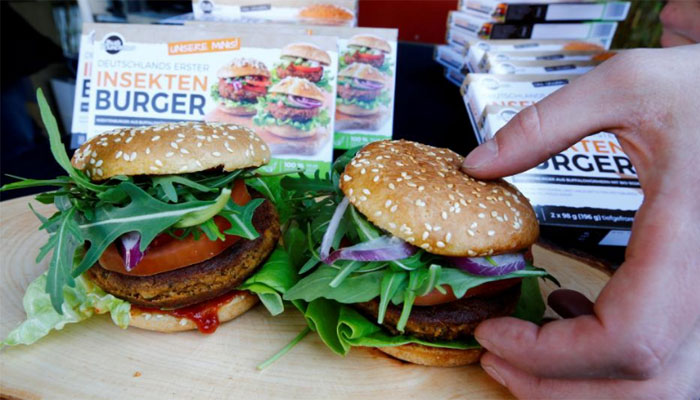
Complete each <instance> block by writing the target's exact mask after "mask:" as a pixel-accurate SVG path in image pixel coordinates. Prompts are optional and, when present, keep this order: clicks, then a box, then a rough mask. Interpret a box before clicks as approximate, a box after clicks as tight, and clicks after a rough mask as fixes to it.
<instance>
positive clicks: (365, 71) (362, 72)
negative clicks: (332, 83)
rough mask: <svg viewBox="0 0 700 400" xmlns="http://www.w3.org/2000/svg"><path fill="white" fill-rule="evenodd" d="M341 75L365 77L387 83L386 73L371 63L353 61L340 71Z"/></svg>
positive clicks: (368, 79)
mask: <svg viewBox="0 0 700 400" xmlns="http://www.w3.org/2000/svg"><path fill="white" fill-rule="evenodd" d="M338 76H339V77H346V78H357V79H364V80H366V81H373V82H379V83H383V84H386V78H385V77H384V74H382V73H381V71H379V70H378V69H376V68H374V67H373V66H371V65H369V64H364V63H352V64H350V65H348V66H347V67H345V68H343V69H342V70H340V71H339V72H338Z"/></svg>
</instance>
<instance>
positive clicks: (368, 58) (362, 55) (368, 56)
mask: <svg viewBox="0 0 700 400" xmlns="http://www.w3.org/2000/svg"><path fill="white" fill-rule="evenodd" d="M382 57H383V55H382V54H369V53H359V52H358V53H357V58H359V59H360V60H366V61H374V60H379V59H380V58H382Z"/></svg>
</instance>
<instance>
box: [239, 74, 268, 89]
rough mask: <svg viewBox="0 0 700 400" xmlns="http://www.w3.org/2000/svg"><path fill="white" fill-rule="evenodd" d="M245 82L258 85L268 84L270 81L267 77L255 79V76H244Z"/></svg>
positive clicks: (264, 85)
mask: <svg viewBox="0 0 700 400" xmlns="http://www.w3.org/2000/svg"><path fill="white" fill-rule="evenodd" d="M245 83H246V84H248V85H251V86H258V87H268V86H270V81H269V80H268V79H267V78H262V79H256V78H253V77H250V76H248V77H246V78H245Z"/></svg>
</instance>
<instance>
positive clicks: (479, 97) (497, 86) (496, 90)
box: [461, 74, 576, 142]
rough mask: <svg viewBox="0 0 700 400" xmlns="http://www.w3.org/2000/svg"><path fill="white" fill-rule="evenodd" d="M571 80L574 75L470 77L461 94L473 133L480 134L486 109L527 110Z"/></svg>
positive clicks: (482, 75)
mask: <svg viewBox="0 0 700 400" xmlns="http://www.w3.org/2000/svg"><path fill="white" fill-rule="evenodd" d="M574 78H576V75H496V74H469V75H467V78H466V79H465V80H464V83H463V84H462V88H461V93H462V99H463V100H464V104H465V106H466V107H467V114H468V115H469V119H470V120H471V122H472V125H473V127H474V132H480V131H481V128H482V126H483V123H484V120H483V118H484V116H485V110H486V107H487V106H490V105H498V106H509V107H527V106H529V105H532V104H535V103H536V102H538V101H540V100H542V99H543V98H545V97H546V96H548V95H549V94H551V93H553V92H554V91H555V90H557V89H559V88H561V87H563V86H564V85H567V84H568V83H569V82H571V81H572V80H573V79H574ZM477 140H478V141H479V142H481V141H483V138H482V137H480V136H479V135H477Z"/></svg>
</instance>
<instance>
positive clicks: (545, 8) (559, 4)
mask: <svg viewBox="0 0 700 400" xmlns="http://www.w3.org/2000/svg"><path fill="white" fill-rule="evenodd" d="M630 5H631V2H629V1H571V0H506V1H502V0H460V2H459V9H460V10H462V11H465V12H468V13H472V14H475V15H480V16H483V17H485V18H490V19H491V20H492V21H494V22H519V21H523V22H555V21H624V20H625V18H627V13H628V12H629V9H630Z"/></svg>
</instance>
